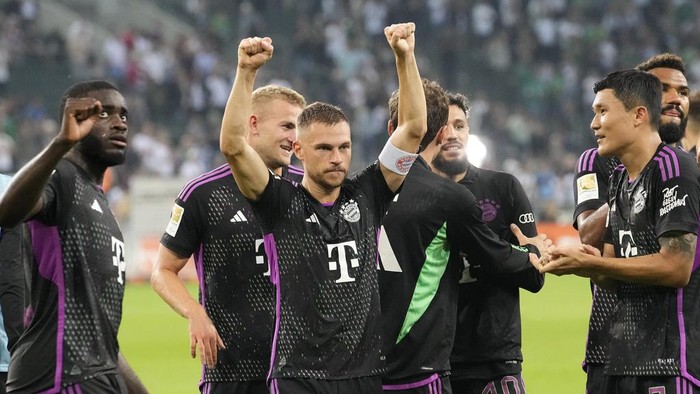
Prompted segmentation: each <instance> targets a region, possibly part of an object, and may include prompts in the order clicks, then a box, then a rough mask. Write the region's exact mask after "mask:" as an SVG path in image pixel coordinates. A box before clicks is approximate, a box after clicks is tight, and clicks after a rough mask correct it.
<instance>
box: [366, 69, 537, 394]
mask: <svg viewBox="0 0 700 394" xmlns="http://www.w3.org/2000/svg"><path fill="white" fill-rule="evenodd" d="M423 86H424V90H425V95H426V100H427V108H428V130H427V132H426V137H424V138H423V141H422V143H421V146H422V147H423V150H422V151H421V154H420V156H419V157H418V159H417V161H416V163H415V164H414V165H413V167H412V168H411V171H410V172H409V174H408V176H407V177H406V181H405V182H404V185H403V187H402V189H401V192H400V193H399V194H397V196H396V197H395V199H394V201H393V202H392V204H391V207H390V208H389V212H388V213H387V216H386V218H385V220H384V226H383V227H382V234H381V236H380V237H381V238H380V255H381V261H380V271H379V277H380V293H381V296H382V321H383V326H384V327H385V330H384V331H385V333H386V335H385V344H386V345H385V346H386V348H387V373H386V374H385V376H384V377H383V379H382V381H383V387H384V391H385V392H391V393H426V394H427V393H451V392H452V388H451V384H450V380H449V378H448V375H449V373H450V362H449V357H450V351H451V350H452V344H453V339H454V336H455V327H456V312H457V298H458V285H459V280H460V277H461V275H462V268H463V266H464V263H463V258H464V257H463V256H467V255H468V256H469V259H475V260H486V261H487V263H485V264H484V270H486V271H489V272H490V273H492V274H494V275H496V276H503V277H504V278H506V277H508V276H509V275H512V274H513V273H514V272H519V271H527V272H530V273H532V272H533V271H534V276H537V277H540V274H539V273H538V272H537V271H536V270H533V267H532V264H530V262H529V258H530V256H529V253H528V252H529V251H532V252H535V253H537V254H540V253H543V254H544V253H545V251H546V247H547V246H548V242H549V240H547V239H546V237H545V236H539V237H533V238H525V237H524V236H523V237H522V238H521V239H519V242H520V243H521V244H523V245H527V247H515V246H513V245H511V244H509V243H508V242H506V241H503V240H501V239H499V237H498V236H497V235H496V234H495V233H494V232H493V231H491V230H490V229H489V228H488V226H487V225H486V224H485V223H484V222H483V221H482V220H481V218H482V214H481V210H480V209H479V206H478V205H477V201H476V198H475V197H474V195H473V194H472V193H471V192H470V191H469V190H468V189H467V188H465V187H462V186H460V185H459V184H457V183H456V182H453V181H451V180H448V179H445V178H443V177H441V176H439V175H438V173H436V172H433V171H432V170H431V167H430V165H429V162H428V161H429V160H432V159H433V158H434V157H436V156H437V155H439V152H440V150H441V147H442V146H444V144H445V143H446V140H447V139H449V138H450V137H449V131H448V130H447V128H446V127H445V125H446V124H447V120H448V105H449V101H448V98H447V95H446V93H445V91H444V90H443V89H442V87H440V86H439V85H438V84H437V83H435V82H432V81H427V80H424V81H423ZM389 107H390V110H389V112H390V116H391V119H390V121H389V131H390V132H391V130H392V129H393V127H395V125H396V121H397V117H396V111H397V106H396V100H395V99H392V100H390V101H389ZM518 233H519V232H518ZM460 252H462V254H460ZM494 261H497V262H498V263H497V264H488V262H494ZM455 392H461V391H460V390H455Z"/></svg>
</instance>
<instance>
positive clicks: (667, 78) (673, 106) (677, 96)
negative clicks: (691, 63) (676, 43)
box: [649, 67, 690, 144]
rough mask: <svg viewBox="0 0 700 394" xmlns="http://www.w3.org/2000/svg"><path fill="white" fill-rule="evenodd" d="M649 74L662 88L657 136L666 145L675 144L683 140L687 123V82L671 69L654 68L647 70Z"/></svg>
mask: <svg viewBox="0 0 700 394" xmlns="http://www.w3.org/2000/svg"><path fill="white" fill-rule="evenodd" d="M649 73H650V74H653V75H655V76H656V77H657V78H659V80H660V81H661V83H662V84H663V86H664V94H663V96H662V98H661V105H662V107H661V108H662V109H661V125H660V127H659V135H660V136H661V140H663V141H664V142H666V143H670V144H673V143H676V142H678V141H680V140H681V138H683V134H684V133H685V128H686V125H687V123H688V109H689V107H690V99H689V94H690V89H688V80H687V79H686V78H685V75H683V73H682V72H680V71H678V70H676V69H673V68H665V67H661V68H654V69H651V70H649Z"/></svg>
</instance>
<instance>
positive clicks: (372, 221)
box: [252, 163, 394, 380]
mask: <svg viewBox="0 0 700 394" xmlns="http://www.w3.org/2000/svg"><path fill="white" fill-rule="evenodd" d="M393 196H394V193H393V192H392V191H391V190H390V189H389V188H388V186H387V184H386V181H385V179H384V176H383V175H382V173H381V170H380V168H379V164H378V163H375V164H373V165H371V166H369V167H368V168H367V169H365V170H364V171H362V172H361V173H360V174H358V175H357V176H356V177H353V178H352V179H348V180H346V181H345V182H344V183H343V185H342V186H341V188H340V195H339V196H338V199H337V200H336V201H335V203H334V204H333V205H332V206H324V205H322V204H321V203H319V202H318V201H317V200H316V199H314V198H313V197H312V196H311V195H310V194H309V193H308V192H307V191H306V190H305V189H304V188H303V187H301V186H297V185H293V184H291V183H290V182H286V181H284V180H281V179H279V177H276V176H273V175H270V181H269V183H268V185H267V187H266V189H265V191H264V192H263V194H262V196H261V198H260V200H259V201H257V202H253V203H252V206H253V209H254V211H255V213H256V214H257V215H258V217H259V218H260V222H261V226H262V229H263V232H264V234H265V250H266V252H267V253H268V256H270V263H271V264H270V266H271V278H272V280H273V283H276V284H277V311H276V312H277V316H276V317H277V320H276V327H275V330H276V332H275V338H274V340H273V354H272V357H273V365H272V370H271V377H272V378H310V379H325V380H335V379H350V378H356V377H363V376H373V375H379V374H381V373H382V371H383V366H384V362H383V358H384V357H383V355H382V352H381V337H380V333H381V327H380V325H379V324H380V321H379V313H380V311H379V289H378V284H377V272H376V271H377V270H376V266H377V234H378V231H379V228H380V226H381V222H382V218H383V216H384V214H385V212H386V210H387V208H388V205H389V203H390V202H391V198H392V197H393Z"/></svg>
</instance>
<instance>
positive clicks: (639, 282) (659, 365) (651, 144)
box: [536, 70, 700, 393]
mask: <svg viewBox="0 0 700 394" xmlns="http://www.w3.org/2000/svg"><path fill="white" fill-rule="evenodd" d="M594 92H595V93H596V97H595V100H594V101H593V111H594V117H593V121H592V122H591V128H592V129H593V130H594V132H595V136H596V138H597V141H598V151H599V153H600V154H601V155H602V156H616V157H619V158H620V161H621V163H622V164H621V165H620V166H618V167H616V168H615V170H614V171H613V175H612V177H611V179H610V190H609V193H608V206H609V207H610V211H609V216H608V225H607V226H606V233H605V238H604V247H603V255H602V257H601V255H600V252H599V251H598V249H596V248H595V247H593V246H590V245H582V246H569V247H559V248H555V249H554V250H553V252H552V255H553V256H554V257H555V258H554V259H553V260H552V261H550V262H536V265H537V266H538V269H539V270H540V272H552V273H555V274H558V275H562V274H576V275H580V276H584V277H589V278H591V279H592V280H593V281H594V282H595V283H596V285H598V286H600V287H602V288H607V289H611V290H613V291H615V292H616V293H617V296H618V299H617V302H616V304H615V305H614V309H613V313H612V315H611V318H610V330H609V332H608V338H607V339H608V343H607V346H606V349H605V350H606V351H607V358H608V359H607V361H606V364H605V368H604V373H605V376H606V377H605V379H604V380H603V382H602V384H600V385H599V386H598V388H597V391H596V392H600V393H617V392H624V393H663V392H666V393H670V392H674V393H694V392H698V390H699V387H700V386H699V383H700V380H698V377H700V359H699V358H698V354H697V352H696V351H693V349H698V347H699V346H700V342H699V341H700V338H698V336H697V335H696V333H695V331H696V327H699V326H700V313H699V312H700V311H698V308H697V295H698V294H699V291H700V276H699V275H698V271H697V269H696V268H697V266H696V265H694V257H695V247H696V241H697V236H696V232H697V228H698V204H699V203H700V185H699V184H698V175H700V170H698V167H697V165H696V164H695V160H694V159H693V158H692V157H691V156H690V155H688V154H687V153H686V152H684V151H683V150H681V149H679V148H676V147H671V146H669V145H666V144H664V143H662V141H661V137H660V136H659V133H658V126H657V125H658V124H659V121H660V118H661V114H662V112H661V105H659V103H661V96H662V92H663V86H662V84H661V82H659V79H658V78H656V77H654V76H653V75H651V74H650V73H646V72H642V71H639V70H625V71H618V72H614V73H612V74H609V75H608V76H607V77H605V78H604V79H603V80H602V81H599V82H598V83H596V84H595V86H594Z"/></svg>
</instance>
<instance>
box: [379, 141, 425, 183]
mask: <svg viewBox="0 0 700 394" xmlns="http://www.w3.org/2000/svg"><path fill="white" fill-rule="evenodd" d="M417 157H418V154H417V153H408V152H404V151H402V150H401V149H399V148H397V147H395V146H394V144H392V143H391V140H389V141H387V142H386V144H385V145H384V149H382V153H380V154H379V162H380V163H382V164H383V165H384V167H386V168H387V169H388V170H389V171H391V172H393V173H395V174H399V175H406V174H408V171H409V170H410V169H411V166H412V165H413V162H414V161H416V158H417Z"/></svg>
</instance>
